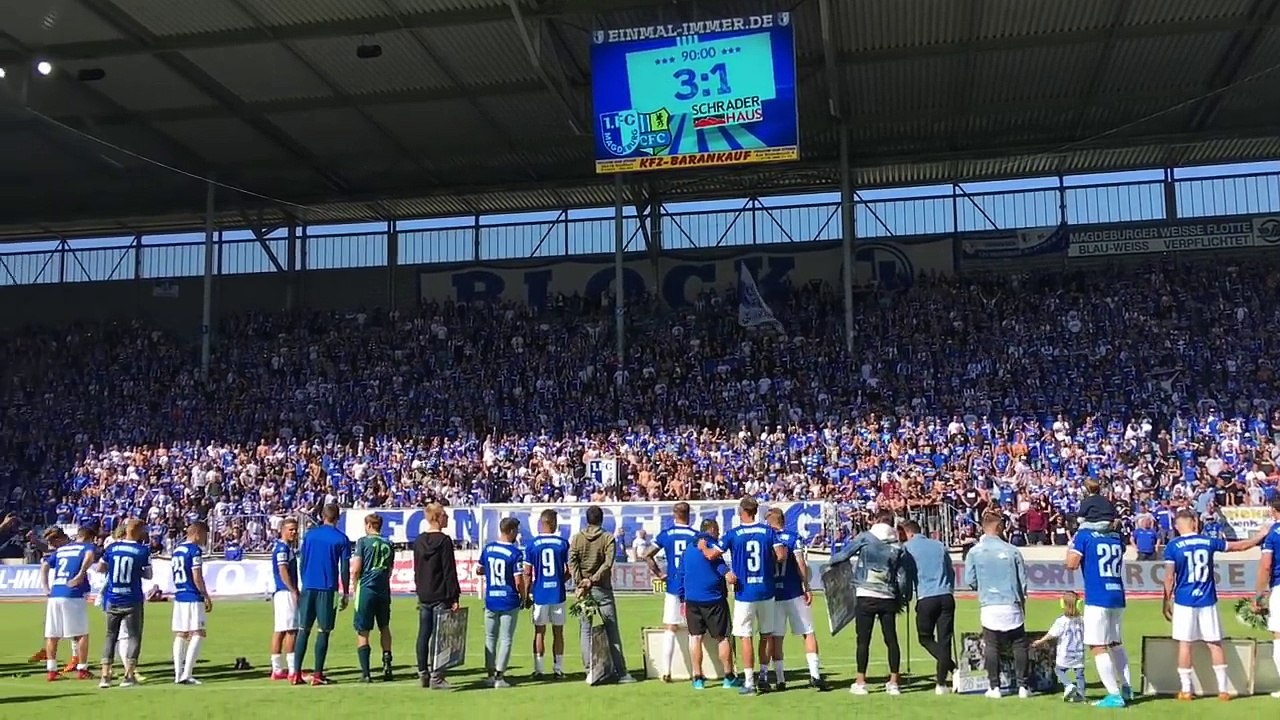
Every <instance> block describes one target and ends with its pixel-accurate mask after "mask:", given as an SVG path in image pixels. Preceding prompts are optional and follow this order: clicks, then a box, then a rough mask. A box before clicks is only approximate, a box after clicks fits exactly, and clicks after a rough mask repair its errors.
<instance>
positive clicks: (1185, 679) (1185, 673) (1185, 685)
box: [1178, 668, 1194, 694]
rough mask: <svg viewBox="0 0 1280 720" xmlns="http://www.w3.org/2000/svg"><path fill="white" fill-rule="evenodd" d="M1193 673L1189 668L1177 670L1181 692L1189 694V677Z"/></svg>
mask: <svg viewBox="0 0 1280 720" xmlns="http://www.w3.org/2000/svg"><path fill="white" fill-rule="evenodd" d="M1193 673H1194V671H1193V670H1192V669H1191V668H1178V684H1179V686H1180V687H1181V689H1182V692H1184V693H1187V694H1191V676H1192V674H1193Z"/></svg>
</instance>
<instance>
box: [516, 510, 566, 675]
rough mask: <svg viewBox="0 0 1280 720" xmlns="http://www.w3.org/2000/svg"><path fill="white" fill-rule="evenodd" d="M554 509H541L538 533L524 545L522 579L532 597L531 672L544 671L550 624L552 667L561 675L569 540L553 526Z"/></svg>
mask: <svg viewBox="0 0 1280 720" xmlns="http://www.w3.org/2000/svg"><path fill="white" fill-rule="evenodd" d="M559 524H560V518H559V517H558V516H557V515H556V511H555V510H550V509H548V510H543V511H542V515H541V516H540V517H539V518H538V534H537V535H536V536H535V537H534V538H533V539H532V540H530V541H529V542H528V544H527V545H525V549H524V579H525V585H527V586H528V587H529V594H530V595H531V596H532V598H533V676H534V677H535V678H540V677H542V674H543V673H544V672H545V671H546V667H547V665H546V653H547V626H548V625H550V626H551V662H552V665H551V671H552V672H553V673H555V679H556V680H562V679H564V599H565V584H566V583H567V582H568V580H569V541H568V540H565V539H564V538H562V537H560V534H559V533H557V532H556V528H557V527H558V526H559Z"/></svg>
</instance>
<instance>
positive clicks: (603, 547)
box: [569, 505, 635, 684]
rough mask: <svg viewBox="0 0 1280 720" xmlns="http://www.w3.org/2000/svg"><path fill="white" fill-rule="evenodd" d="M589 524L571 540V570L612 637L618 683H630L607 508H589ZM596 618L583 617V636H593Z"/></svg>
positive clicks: (614, 546)
mask: <svg viewBox="0 0 1280 720" xmlns="http://www.w3.org/2000/svg"><path fill="white" fill-rule="evenodd" d="M586 515H587V527H586V529H584V530H582V531H581V532H579V533H577V534H575V535H574V536H573V538H571V539H570V540H569V573H570V575H571V576H572V578H573V583H574V585H575V586H576V587H577V595H578V597H579V598H585V597H588V596H589V597H591V598H592V599H593V600H595V602H596V607H597V609H598V610H599V613H600V621H601V623H602V624H603V625H604V630H605V634H606V635H607V636H608V638H609V653H610V654H611V655H612V656H613V667H614V670H615V671H616V672H617V673H618V682H619V683H620V684H627V683H633V682H635V678H633V677H631V674H630V673H628V672H627V658H626V655H624V654H623V652H622V634H621V633H620V632H619V631H618V606H617V603H616V602H614V597H613V560H614V557H615V556H616V555H617V542H618V541H617V539H616V538H615V537H614V536H613V535H612V534H610V533H607V532H605V531H604V528H603V525H604V510H602V509H601V508H600V506H598V505H592V506H591V507H589V508H587V513H586ZM591 624H592V619H591V618H590V617H589V616H588V615H586V614H584V615H583V616H582V622H581V626H582V635H583V637H584V638H588V640H587V642H588V643H589V642H590V641H589V638H590V637H591Z"/></svg>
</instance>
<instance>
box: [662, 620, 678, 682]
mask: <svg viewBox="0 0 1280 720" xmlns="http://www.w3.org/2000/svg"><path fill="white" fill-rule="evenodd" d="M675 654H676V634H675V633H674V632H672V631H671V630H663V631H662V674H663V675H670V674H671V658H673V657H675Z"/></svg>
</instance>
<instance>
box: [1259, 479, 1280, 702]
mask: <svg viewBox="0 0 1280 720" xmlns="http://www.w3.org/2000/svg"><path fill="white" fill-rule="evenodd" d="M1266 533H1267V534H1266V537H1265V539H1263V541H1262V556H1261V557H1260V558H1259V559H1258V598H1257V600H1255V601H1254V609H1255V610H1257V611H1258V612H1262V611H1263V610H1266V611H1267V630H1270V631H1271V633H1272V635H1274V636H1275V642H1274V643H1272V644H1271V660H1272V661H1273V662H1274V663H1275V664H1276V672H1277V673H1280V498H1277V499H1275V500H1272V501H1271V526H1270V528H1266ZM1264 603H1265V605H1264ZM1271 697H1273V698H1276V699H1277V700H1280V690H1277V691H1276V692H1273V693H1271Z"/></svg>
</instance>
